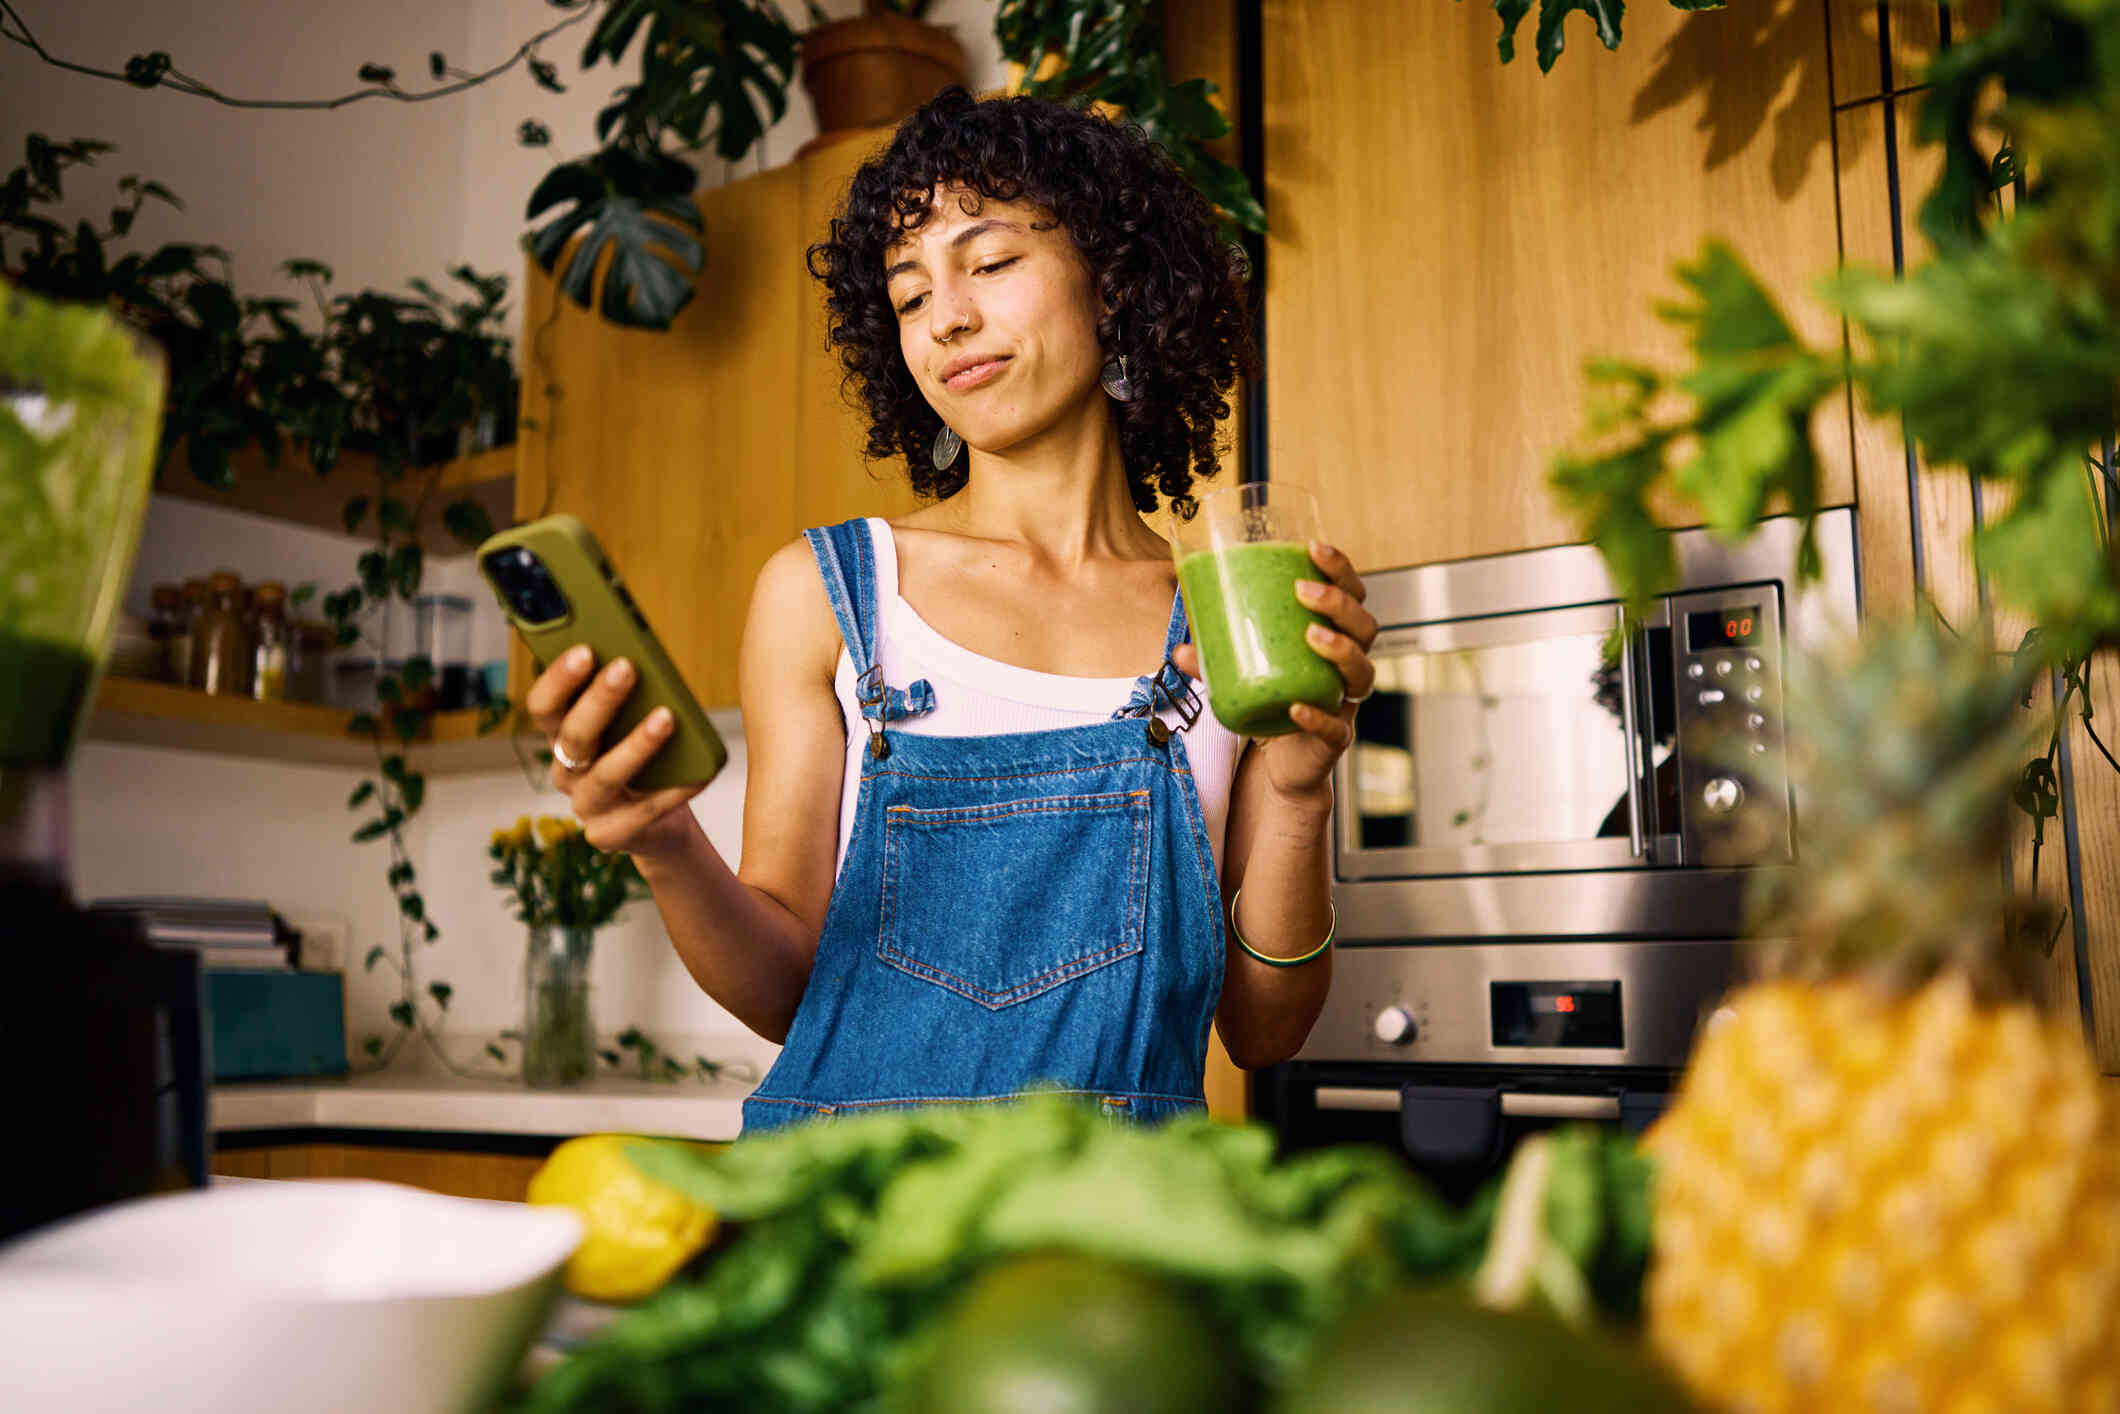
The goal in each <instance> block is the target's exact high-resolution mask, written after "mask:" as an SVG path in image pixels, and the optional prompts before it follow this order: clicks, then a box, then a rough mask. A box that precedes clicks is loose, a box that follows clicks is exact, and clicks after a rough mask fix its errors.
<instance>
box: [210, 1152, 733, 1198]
mask: <svg viewBox="0 0 2120 1414" xmlns="http://www.w3.org/2000/svg"><path fill="white" fill-rule="evenodd" d="M553 1143H554V1145H555V1146H556V1145H557V1143H558V1141H556V1140H555V1141H553ZM695 1147H698V1148H703V1149H706V1148H713V1149H718V1148H721V1147H723V1146H722V1145H719V1144H711V1145H710V1144H696V1145H695ZM544 1162H545V1159H544V1156H543V1155H541V1154H494V1153H485V1152H477V1151H472V1150H463V1149H421V1148H406V1147H403V1146H401V1145H386V1144H347V1143H316V1144H274V1145H269V1146H266V1147H262V1148H256V1149H221V1150H217V1151H216V1152H215V1154H214V1159H213V1171H214V1172H215V1173H217V1174H225V1175H228V1176H229V1177H232V1178H367V1179H375V1180H378V1181H380V1182H383V1183H403V1184H408V1185H410V1186H411V1187H414V1188H425V1189H427V1190H429V1191H430V1192H434V1193H446V1194H449V1195H451V1196H453V1197H457V1198H499V1199H504V1200H507V1201H509V1202H517V1203H519V1202H521V1201H522V1200H523V1197H524V1195H525V1194H526V1193H527V1192H528V1191H529V1188H530V1179H531V1176H532V1175H534V1174H535V1173H536V1172H537V1171H538V1169H540V1168H541V1167H543V1166H544Z"/></svg>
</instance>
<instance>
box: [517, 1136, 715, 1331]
mask: <svg viewBox="0 0 2120 1414" xmlns="http://www.w3.org/2000/svg"><path fill="white" fill-rule="evenodd" d="M646 1142H650V1141H646V1140H642V1139H638V1138H635V1137H633V1136H632V1135H628V1134H585V1135H583V1136H582V1137H580V1138H579V1139H569V1140H568V1141H567V1142H566V1143H564V1144H562V1145H560V1146H559V1147H558V1148H557V1149H554V1150H553V1151H552V1154H551V1157H549V1158H547V1159H546V1160H545V1165H544V1167H543V1168H540V1169H539V1170H538V1171H537V1172H536V1174H534V1175H533V1176H532V1177H531V1179H530V1193H529V1198H530V1201H531V1202H533V1203H549V1204H553V1205H555V1206H558V1207H564V1208H572V1209H573V1210H574V1211H575V1212H576V1213H578V1214H579V1215H580V1216H581V1220H582V1225H583V1227H584V1228H586V1229H587V1235H586V1236H584V1237H583V1238H582V1244H581V1246H579V1247H577V1248H576V1249H575V1250H574V1255H573V1256H572V1257H570V1258H569V1259H568V1261H567V1276H566V1280H567V1289H568V1290H569V1291H571V1292H573V1293H574V1294H575V1295H576V1296H581V1297H586V1298H587V1299H589V1300H591V1301H638V1300H640V1299H641V1298H642V1297H644V1296H647V1295H649V1294H651V1293H653V1292H654V1291H656V1290H657V1289H658V1288H660V1287H661V1286H662V1284H663V1283H664V1282H666V1281H668V1280H669V1279H670V1278H671V1277H672V1276H673V1275H675V1274H676V1272H677V1269H678V1268H679V1267H682V1266H683V1265H684V1264H685V1263H686V1262H688V1261H690V1260H691V1259H692V1256H693V1254H694V1253H696V1252H698V1251H699V1249H700V1248H702V1247H704V1246H706V1245H707V1243H708V1242H709V1241H710V1240H712V1238H713V1236H714V1228H715V1215H714V1212H713V1210H712V1209H710V1208H708V1207H706V1206H705V1205H704V1204H701V1203H697V1202H694V1201H693V1200H692V1199H690V1198H688V1197H686V1196H685V1195H684V1194H682V1193H680V1192H678V1191H677V1190H676V1189H674V1188H672V1187H670V1186H669V1185H668V1184H666V1183H661V1182H658V1181H657V1180H655V1179H652V1178H649V1177H648V1176H647V1175H646V1174H644V1173H642V1172H641V1171H640V1170H639V1169H637V1168H635V1167H634V1166H633V1162H632V1161H631V1160H630V1159H628V1158H627V1157H626V1150H627V1149H628V1148H629V1147H631V1146H633V1145H635V1144H641V1143H646Z"/></svg>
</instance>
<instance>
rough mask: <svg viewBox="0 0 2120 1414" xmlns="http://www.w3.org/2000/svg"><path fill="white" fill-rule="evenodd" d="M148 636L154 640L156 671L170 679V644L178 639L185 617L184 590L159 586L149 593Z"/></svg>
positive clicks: (163, 585) (171, 586) (171, 585)
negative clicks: (181, 621) (178, 629)
mask: <svg viewBox="0 0 2120 1414" xmlns="http://www.w3.org/2000/svg"><path fill="white" fill-rule="evenodd" d="M147 602H148V606H149V607H148V613H147V636H148V637H149V638H151V639H153V640H154V644H155V666H154V671H155V672H156V673H157V674H158V675H160V676H162V677H165V678H166V677H169V676H170V671H169V642H170V640H171V639H172V638H175V637H176V634H177V625H178V623H179V621H180V620H182V618H183V616H184V590H183V588H182V587H181V586H179V585H175V584H158V585H156V586H155V587H154V588H153V589H152V590H150V591H149V592H148V601H147Z"/></svg>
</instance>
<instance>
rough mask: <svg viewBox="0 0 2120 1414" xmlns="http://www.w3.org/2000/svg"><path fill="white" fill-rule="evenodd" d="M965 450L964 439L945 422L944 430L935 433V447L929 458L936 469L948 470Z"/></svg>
mask: <svg viewBox="0 0 2120 1414" xmlns="http://www.w3.org/2000/svg"><path fill="white" fill-rule="evenodd" d="M963 450H964V439H963V438H962V437H959V436H958V435H957V434H956V432H955V431H953V430H952V429H951V427H950V425H949V424H948V423H947V422H945V423H943V424H942V430H941V431H940V432H937V433H936V434H935V449H934V450H933V451H932V452H931V453H929V460H931V461H932V462H934V463H935V470H937V471H948V470H949V469H950V466H951V464H952V463H954V462H955V461H956V460H957V457H958V454H959V453H961V452H962V451H963Z"/></svg>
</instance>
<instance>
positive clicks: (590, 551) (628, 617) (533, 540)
mask: <svg viewBox="0 0 2120 1414" xmlns="http://www.w3.org/2000/svg"><path fill="white" fill-rule="evenodd" d="M478 568H479V573H480V574H482V575H484V576H485V578H486V582H487V583H488V584H490V585H491V586H493V592H494V594H495V595H496V596H498V598H499V599H500V601H501V608H502V609H503V610H504V611H505V612H506V613H507V615H508V621H509V622H510V623H512V624H514V625H515V631H516V632H517V633H520V634H521V635H522V636H523V642H524V643H525V644H526V645H528V646H529V649H530V653H531V656H533V657H534V658H536V659H537V662H538V667H539V668H540V669H542V668H544V667H546V666H548V665H549V664H551V663H552V662H553V661H554V660H555V659H557V658H558V657H559V656H560V654H562V653H564V652H566V651H567V650H568V649H570V648H572V647H574V645H575V644H577V643H586V644H588V645H589V647H590V648H592V649H593V650H595V652H596V663H597V666H598V667H599V668H601V667H602V666H603V665H604V664H606V663H609V662H611V661H612V660H613V659H616V658H624V659H626V660H628V661H629V662H631V663H632V664H633V667H634V669H635V671H636V672H637V673H638V674H639V676H638V677H637V678H636V679H635V680H634V683H633V691H632V692H630V693H629V694H627V696H626V700H625V702H624V703H623V704H621V705H620V707H619V709H618V715H617V716H616V717H614V718H612V721H611V726H610V728H609V729H608V730H607V731H605V733H604V739H603V741H602V742H601V743H599V744H598V746H597V752H598V754H602V753H603V752H605V751H608V750H609V749H610V748H611V747H613V746H616V745H617V744H618V743H619V742H620V741H621V740H623V739H624V737H625V735H626V733H628V732H630V731H632V730H633V729H634V728H635V727H637V726H639V725H640V723H641V720H642V719H643V718H644V717H646V716H647V715H648V714H649V713H650V712H652V711H654V710H655V709H656V708H657V707H667V708H669V709H670V716H671V719H672V720H673V721H674V722H675V723H676V726H677V730H676V731H675V732H673V733H671V735H670V737H669V739H668V740H667V741H665V742H664V743H663V748H662V750H660V751H658V752H656V753H655V755H653V756H651V757H649V758H648V763H647V764H646V765H645V766H643V767H641V768H640V771H639V772H638V773H637V774H636V775H635V776H634V777H633V781H632V784H633V786H634V788H635V789H638V790H661V789H662V788H663V787H665V786H694V785H703V784H705V783H706V782H708V781H711V780H713V779H714V777H716V776H717V775H719V774H721V768H722V767H723V766H725V765H727V764H728V760H729V751H728V748H727V747H726V746H724V745H723V744H722V740H721V734H720V733H718V732H716V731H715V730H714V724H713V723H712V722H710V721H708V720H707V714H706V713H705V712H703V711H701V710H700V706H699V703H698V702H697V701H696V700H695V699H694V698H693V696H692V690H691V689H690V688H688V687H686V686H685V680H684V679H683V678H682V677H680V676H679V675H678V672H677V668H676V666H675V665H674V664H672V663H671V661H670V655H669V654H668V653H666V652H664V651H663V646H662V644H661V643H660V642H659V641H658V640H657V639H656V637H655V632H654V630H652V629H650V628H649V627H648V620H647V618H646V617H645V616H644V615H643V614H642V613H641V611H640V606H639V605H637V604H635V603H634V602H633V596H632V595H631V594H629V593H627V592H626V586H625V584H624V582H623V581H621V580H620V579H619V577H618V572H617V571H616V570H614V569H613V568H612V567H611V561H610V559H609V557H608V556H606V555H605V554H604V552H603V550H602V549H601V547H599V546H598V545H597V543H596V537H595V536H593V535H591V534H590V533H589V528H588V527H587V526H585V525H583V524H582V523H581V522H580V521H578V520H576V519H575V518H574V517H573V516H570V515H556V516H546V517H545V518H544V519H543V520H534V521H531V522H530V523H529V524H528V525H519V526H517V527H515V528H514V529H513V530H504V531H502V532H501V533H500V534H498V535H495V536H493V537H492V538H491V539H489V540H487V541H486V542H485V543H484V544H483V545H480V546H479V547H478Z"/></svg>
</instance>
